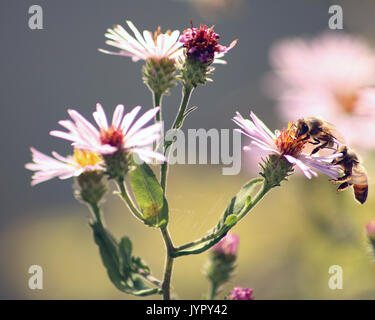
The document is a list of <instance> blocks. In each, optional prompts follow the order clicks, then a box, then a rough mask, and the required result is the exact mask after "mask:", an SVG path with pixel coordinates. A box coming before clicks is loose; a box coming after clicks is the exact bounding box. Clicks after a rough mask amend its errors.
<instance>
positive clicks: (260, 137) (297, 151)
mask: <svg viewBox="0 0 375 320" xmlns="http://www.w3.org/2000/svg"><path fill="white" fill-rule="evenodd" d="M250 118H251V120H249V119H244V118H243V117H242V116H241V115H240V114H239V113H237V114H236V116H235V117H234V118H233V121H234V122H235V123H236V124H237V125H239V126H240V127H241V129H237V130H238V131H239V132H241V133H242V134H244V135H246V136H248V137H249V138H250V139H251V142H250V146H246V147H244V150H247V151H249V150H251V151H255V152H257V153H258V154H261V155H263V156H268V155H277V156H279V157H284V158H285V159H286V160H287V161H288V162H289V163H291V164H292V165H294V166H297V167H298V168H299V169H300V170H301V171H302V172H303V173H304V175H305V176H306V177H307V178H308V179H311V177H312V176H317V175H318V174H317V173H316V171H315V170H319V171H321V172H322V173H324V174H326V175H327V176H329V177H330V178H332V179H336V178H337V177H338V175H339V174H340V173H341V169H340V168H339V167H338V166H336V165H332V160H333V159H334V158H336V157H339V156H341V153H339V154H332V155H327V156H318V155H310V154H309V153H305V152H304V150H306V148H307V147H308V146H307V141H306V140H305V141H303V140H300V139H296V126H295V125H294V124H293V122H290V123H289V125H288V128H287V129H283V130H281V131H276V132H275V133H273V132H272V131H271V130H270V129H268V128H267V126H266V125H265V124H264V123H263V122H262V121H261V120H260V119H259V118H258V117H257V116H256V115H255V114H254V113H253V112H251V113H250Z"/></svg>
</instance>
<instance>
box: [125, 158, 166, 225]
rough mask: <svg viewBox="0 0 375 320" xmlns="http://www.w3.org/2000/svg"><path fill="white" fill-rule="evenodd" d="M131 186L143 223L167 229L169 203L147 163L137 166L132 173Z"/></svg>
mask: <svg viewBox="0 0 375 320" xmlns="http://www.w3.org/2000/svg"><path fill="white" fill-rule="evenodd" d="M130 185H131V187H132V190H133V193H134V197H135V199H136V200H137V203H138V205H139V207H140V209H141V212H142V214H143V221H144V222H145V223H146V224H147V225H149V226H152V227H158V228H163V227H165V226H166V225H167V223H168V203H167V200H166V199H165V198H164V195H163V189H162V187H161V186H160V184H159V182H158V180H157V179H156V177H155V174H154V172H153V171H152V169H151V168H150V167H149V166H148V165H147V164H146V163H143V164H141V165H136V166H135V168H134V169H133V170H132V171H130Z"/></svg>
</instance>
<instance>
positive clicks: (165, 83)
mask: <svg viewBox="0 0 375 320" xmlns="http://www.w3.org/2000/svg"><path fill="white" fill-rule="evenodd" d="M142 72H143V81H144V83H145V84H146V85H147V86H148V88H149V89H150V90H151V91H152V92H155V93H157V94H159V95H162V94H166V93H168V90H169V89H170V88H173V87H174V86H176V62H175V60H174V59H169V58H162V59H154V58H150V59H148V60H147V61H146V64H145V65H144V67H143V71H142Z"/></svg>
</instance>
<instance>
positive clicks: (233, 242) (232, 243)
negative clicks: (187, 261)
mask: <svg viewBox="0 0 375 320" xmlns="http://www.w3.org/2000/svg"><path fill="white" fill-rule="evenodd" d="M239 240H240V237H239V236H238V235H237V234H234V233H228V234H227V235H226V236H225V237H224V238H223V239H221V240H220V241H219V242H218V243H217V244H216V245H215V246H214V247H212V252H213V253H215V254H223V255H225V256H230V257H235V256H236V255H237V249H238V242H239Z"/></svg>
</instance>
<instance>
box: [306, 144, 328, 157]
mask: <svg viewBox="0 0 375 320" xmlns="http://www.w3.org/2000/svg"><path fill="white" fill-rule="evenodd" d="M319 142H320V141H319ZM326 146H328V141H326V142H324V143H322V144H321V145H320V146H317V147H316V148H315V149H314V150H313V151H312V152H311V153H310V155H313V154H315V153H317V152H318V151H319V150H321V149H324V148H325V147H326Z"/></svg>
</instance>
